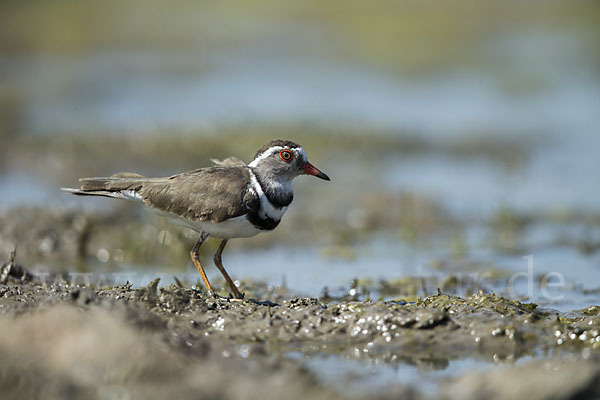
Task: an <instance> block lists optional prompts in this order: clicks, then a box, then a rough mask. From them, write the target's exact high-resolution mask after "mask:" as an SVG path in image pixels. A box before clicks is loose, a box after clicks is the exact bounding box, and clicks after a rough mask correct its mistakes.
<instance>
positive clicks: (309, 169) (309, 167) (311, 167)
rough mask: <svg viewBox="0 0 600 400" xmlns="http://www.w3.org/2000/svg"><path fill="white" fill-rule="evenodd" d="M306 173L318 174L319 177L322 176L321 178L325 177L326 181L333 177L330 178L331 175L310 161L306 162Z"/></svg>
mask: <svg viewBox="0 0 600 400" xmlns="http://www.w3.org/2000/svg"><path fill="white" fill-rule="evenodd" d="M304 173H305V174H307V175H312V176H316V177H317V178H321V179H324V180H326V181H330V180H331V179H329V177H328V176H327V175H326V174H324V173H323V172H321V171H320V170H319V169H318V168H317V167H315V166H314V165H312V164H311V163H309V162H308V161H307V162H306V165H305V166H304Z"/></svg>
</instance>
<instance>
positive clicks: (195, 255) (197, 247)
mask: <svg viewBox="0 0 600 400" xmlns="http://www.w3.org/2000/svg"><path fill="white" fill-rule="evenodd" d="M207 237H208V235H207V234H206V233H202V234H201V235H200V239H199V240H198V242H197V243H196V245H195V246H194V248H193V249H192V251H191V252H190V257H192V262H193V263H194V265H195V266H196V269H197V270H198V272H200V276H201V277H202V281H203V282H204V286H206V289H208V292H209V293H210V294H211V295H212V296H214V295H215V291H214V290H213V288H212V286H210V282H209V281H208V277H207V276H206V272H204V268H202V265H201V264H200V255H199V254H198V250H200V246H201V245H202V243H203V242H204V241H205V240H206V238H207Z"/></svg>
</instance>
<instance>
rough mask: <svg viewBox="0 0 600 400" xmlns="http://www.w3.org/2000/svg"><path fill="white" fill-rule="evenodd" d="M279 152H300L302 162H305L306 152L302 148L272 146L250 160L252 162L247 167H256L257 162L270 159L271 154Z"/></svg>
mask: <svg viewBox="0 0 600 400" xmlns="http://www.w3.org/2000/svg"><path fill="white" fill-rule="evenodd" d="M281 150H292V151H293V150H298V151H299V152H300V155H301V156H302V158H303V160H304V161H306V160H307V158H306V152H305V151H304V148H303V147H294V148H291V147H288V146H273V147H269V148H268V149H267V150H265V151H264V152H262V153H260V154H259V155H258V156H257V157H256V158H255V159H254V160H252V162H251V163H250V164H248V166H249V167H256V166H257V165H258V163H259V161H261V160H264V159H265V158H269V157H271V156H272V155H273V154H275V153H277V152H280V151H281Z"/></svg>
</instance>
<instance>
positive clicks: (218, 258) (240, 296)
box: [213, 239, 244, 299]
mask: <svg viewBox="0 0 600 400" xmlns="http://www.w3.org/2000/svg"><path fill="white" fill-rule="evenodd" d="M226 244H227V239H223V240H222V241H221V244H220V245H219V248H218V249H217V252H216V253H215V257H214V258H213V260H214V261H215V265H216V266H217V268H219V271H221V274H222V275H223V278H225V280H226V281H227V283H228V284H229V287H230V288H231V290H232V291H233V295H234V296H235V298H236V299H243V298H244V295H243V294H241V293H240V291H239V290H238V288H237V287H236V286H235V284H234V283H233V281H232V280H231V278H230V277H229V275H228V274H227V271H225V268H224V267H223V263H222V262H221V254H222V253H223V249H224V248H225V245H226Z"/></svg>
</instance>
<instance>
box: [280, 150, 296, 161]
mask: <svg viewBox="0 0 600 400" xmlns="http://www.w3.org/2000/svg"><path fill="white" fill-rule="evenodd" d="M279 157H281V159H282V160H283V161H285V162H290V161H292V159H293V158H294V155H293V154H292V152H291V151H289V150H281V151H280V152H279Z"/></svg>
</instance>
